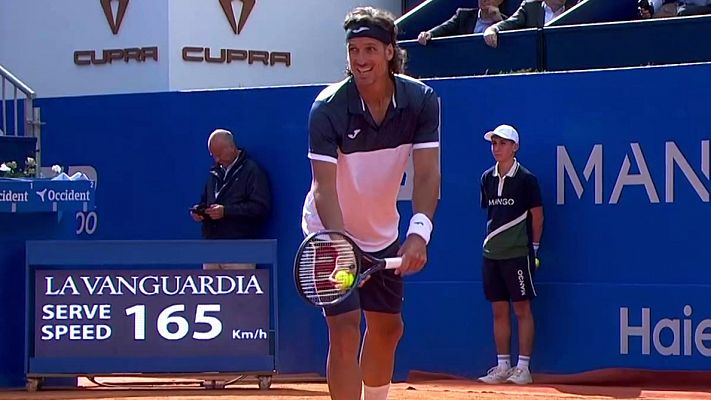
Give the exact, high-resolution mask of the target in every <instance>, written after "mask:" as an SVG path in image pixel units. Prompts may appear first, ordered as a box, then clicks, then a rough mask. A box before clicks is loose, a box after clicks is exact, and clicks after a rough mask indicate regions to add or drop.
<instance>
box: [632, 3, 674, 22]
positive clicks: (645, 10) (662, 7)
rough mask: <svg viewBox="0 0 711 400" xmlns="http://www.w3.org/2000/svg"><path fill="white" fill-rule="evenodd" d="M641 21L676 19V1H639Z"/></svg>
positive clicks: (638, 7)
mask: <svg viewBox="0 0 711 400" xmlns="http://www.w3.org/2000/svg"><path fill="white" fill-rule="evenodd" d="M637 9H638V10H639V17H640V18H641V19H650V18H669V17H676V14H677V9H678V4H677V1H676V0H639V1H638V2H637Z"/></svg>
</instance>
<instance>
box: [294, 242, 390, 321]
mask: <svg viewBox="0 0 711 400" xmlns="http://www.w3.org/2000/svg"><path fill="white" fill-rule="evenodd" d="M401 263H402V258H401V257H395V258H385V259H379V258H375V257H372V256H370V255H368V254H365V253H363V252H362V251H361V250H360V248H358V246H357V245H356V244H355V242H354V241H353V239H351V238H350V237H348V236H346V235H345V234H343V233H341V232H338V231H321V232H316V233H312V234H310V235H309V236H307V237H306V239H304V241H303V242H302V243H301V246H299V250H298V251H297V252H296V258H295V260H294V283H295V284H296V290H297V291H298V292H299V295H301V297H303V298H304V300H306V301H307V302H308V303H310V304H312V305H314V306H317V307H324V306H331V305H334V304H338V303H340V302H341V301H343V300H344V299H345V298H346V297H348V296H349V295H350V294H351V293H353V292H354V291H355V290H357V289H358V286H359V285H360V283H361V282H363V281H364V280H365V279H366V278H368V277H369V276H370V275H372V274H373V273H375V272H378V271H382V270H384V269H395V268H398V267H399V266H400V264H401ZM346 274H347V275H349V276H348V277H349V278H352V283H350V284H344V282H343V281H342V280H340V279H337V278H342V277H343V276H344V275H346Z"/></svg>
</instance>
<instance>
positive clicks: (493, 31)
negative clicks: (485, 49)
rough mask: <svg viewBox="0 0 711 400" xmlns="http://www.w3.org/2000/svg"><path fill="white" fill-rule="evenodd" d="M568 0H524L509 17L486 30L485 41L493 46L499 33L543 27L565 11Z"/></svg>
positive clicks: (497, 40) (497, 39)
mask: <svg viewBox="0 0 711 400" xmlns="http://www.w3.org/2000/svg"><path fill="white" fill-rule="evenodd" d="M565 3H566V0H543V1H541V0H524V1H523V3H521V6H520V7H519V8H518V10H516V12H515V13H514V14H513V15H512V16H511V17H509V18H508V19H506V20H504V21H501V22H498V23H496V24H494V25H492V26H490V27H488V28H486V30H485V31H484V41H485V42H486V44H488V45H489V46H491V47H497V46H498V44H499V37H498V33H499V32H501V31H511V30H515V29H524V28H542V27H543V25H545V24H547V23H548V22H550V21H551V20H553V18H557V17H558V16H559V15H561V14H563V12H564V11H565V8H566V7H565Z"/></svg>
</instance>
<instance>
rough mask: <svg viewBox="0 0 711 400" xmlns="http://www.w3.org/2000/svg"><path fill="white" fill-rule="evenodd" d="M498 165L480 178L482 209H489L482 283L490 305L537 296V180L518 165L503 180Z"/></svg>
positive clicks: (539, 202)
mask: <svg viewBox="0 0 711 400" xmlns="http://www.w3.org/2000/svg"><path fill="white" fill-rule="evenodd" d="M497 167H498V164H497V165H494V166H493V167H491V168H489V169H488V170H486V171H485V172H484V174H483V175H482V176H481V207H482V208H486V209H487V214H488V220H487V224H486V238H485V239H484V246H483V252H484V265H483V282H484V293H485V294H486V298H487V299H488V300H489V301H506V300H511V301H520V300H527V299H532V298H534V297H535V296H536V290H535V288H534V286H533V274H532V272H533V270H534V269H535V267H534V266H533V265H532V260H533V258H532V254H533V250H532V238H531V213H530V210H531V209H532V208H535V207H540V206H542V201H541V190H540V188H539V187H538V179H536V177H535V175H533V174H532V173H531V172H530V171H528V170H527V169H526V168H524V167H523V166H522V165H521V164H519V163H518V161H514V164H513V166H512V167H511V169H510V170H509V172H507V173H506V175H504V176H500V175H499V173H498V169H497Z"/></svg>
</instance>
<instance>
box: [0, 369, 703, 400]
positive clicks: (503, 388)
mask: <svg viewBox="0 0 711 400" xmlns="http://www.w3.org/2000/svg"><path fill="white" fill-rule="evenodd" d="M534 377H535V378H536V380H537V383H536V384H535V385H529V386H513V385H484V384H480V383H476V382H474V381H472V380H467V379H457V378H456V377H451V376H446V375H441V374H430V373H418V372H413V373H411V374H410V376H409V378H408V382H405V383H395V384H393V386H392V388H391V390H390V396H389V397H388V398H389V399H390V400H429V399H433V400H438V399H442V400H464V399H473V400H479V399H481V400H484V399H486V400H495V399H501V400H504V399H523V400H539V399H561V400H564V399H586V400H587V399H590V400H593V399H595V400H596V399H709V400H711V372H693V373H689V372H683V373H678V372H644V371H632V370H602V371H592V372H588V373H584V374H576V375H534ZM97 381H98V382H101V383H110V384H119V385H126V386H127V387H125V388H106V387H97V386H96V385H94V384H92V383H91V382H89V381H88V380H86V379H84V378H81V379H80V381H79V385H80V388H78V389H62V390H49V389H45V390H40V391H38V392H26V391H24V390H14V391H9V390H6V391H0V399H2V400H10V399H12V400H20V399H53V400H74V399H77V400H78V399H97V400H99V399H100V400H150V399H161V400H217V399H219V400H238V399H244V398H254V399H274V400H294V399H328V398H329V396H328V388H327V386H326V384H325V383H323V382H321V379H319V378H314V377H293V376H285V377H281V376H277V377H275V378H274V382H273V384H272V387H271V389H269V390H259V389H258V388H257V383H256V381H254V380H252V379H251V378H247V381H244V382H239V383H236V384H233V385H229V386H227V388H226V389H221V390H215V389H209V390H208V389H204V388H202V387H201V385H200V382H202V380H200V379H188V378H119V377H103V378H97ZM129 385H131V386H133V387H128V386H129Z"/></svg>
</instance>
